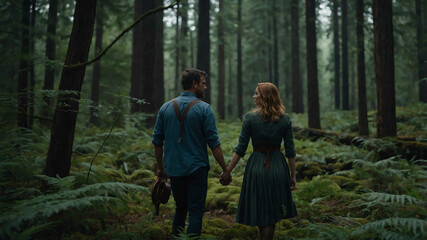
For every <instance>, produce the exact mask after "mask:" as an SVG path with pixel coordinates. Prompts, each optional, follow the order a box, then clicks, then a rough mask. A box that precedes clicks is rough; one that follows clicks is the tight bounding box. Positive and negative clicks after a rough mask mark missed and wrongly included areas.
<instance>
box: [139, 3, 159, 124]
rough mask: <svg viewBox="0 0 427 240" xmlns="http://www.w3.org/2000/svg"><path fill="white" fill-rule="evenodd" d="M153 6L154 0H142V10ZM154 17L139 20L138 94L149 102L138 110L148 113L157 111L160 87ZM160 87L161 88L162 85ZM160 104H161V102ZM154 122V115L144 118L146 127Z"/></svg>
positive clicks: (154, 4)
mask: <svg viewBox="0 0 427 240" xmlns="http://www.w3.org/2000/svg"><path fill="white" fill-rule="evenodd" d="M155 7H156V3H155V1H153V0H143V3H142V12H143V13H145V12H147V11H149V10H151V9H154V8H155ZM156 18H157V16H156V15H150V16H148V17H146V18H145V19H144V21H142V22H141V31H142V38H141V39H139V41H140V42H141V48H142V51H141V53H142V55H141V56H140V57H141V66H139V74H140V75H141V77H142V78H141V80H142V82H141V88H140V96H141V97H142V98H144V99H145V100H146V101H147V102H148V103H149V104H143V105H141V106H140V109H139V111H140V112H144V113H149V114H155V113H156V112H157V111H158V108H157V106H158V105H159V103H158V102H157V101H156V100H157V97H156V96H157V94H161V93H159V90H160V89H158V88H159V87H158V84H159V82H158V81H159V79H158V76H156V75H155V69H156V56H157V54H156V50H158V45H157V39H156V37H157V34H156V22H157V21H156ZM156 46H157V47H156ZM160 88H162V89H163V86H162V87H160ZM160 104H163V102H161V103H160ZM155 122H156V119H155V117H149V118H147V120H146V125H147V126H148V127H150V126H154V124H155Z"/></svg>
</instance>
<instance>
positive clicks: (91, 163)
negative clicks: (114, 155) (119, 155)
mask: <svg viewBox="0 0 427 240" xmlns="http://www.w3.org/2000/svg"><path fill="white" fill-rule="evenodd" d="M121 116H122V112H120V113H119V114H118V115H117V117H116V120H114V123H113V125H112V126H111V129H110V132H109V133H108V135H107V137H106V138H105V139H104V141H103V142H102V144H101V146H100V147H99V149H98V151H97V152H96V154H95V156H93V158H92V161H91V162H90V166H89V171H88V172H87V177H86V184H87V183H88V181H89V174H90V171H91V169H92V165H93V162H94V161H95V158H96V156H98V154H99V152H100V151H101V149H102V147H103V146H104V144H105V142H107V139H108V138H109V137H110V135H111V132H112V131H113V128H114V126H115V125H116V123H117V122H118V121H119V120H120V118H121Z"/></svg>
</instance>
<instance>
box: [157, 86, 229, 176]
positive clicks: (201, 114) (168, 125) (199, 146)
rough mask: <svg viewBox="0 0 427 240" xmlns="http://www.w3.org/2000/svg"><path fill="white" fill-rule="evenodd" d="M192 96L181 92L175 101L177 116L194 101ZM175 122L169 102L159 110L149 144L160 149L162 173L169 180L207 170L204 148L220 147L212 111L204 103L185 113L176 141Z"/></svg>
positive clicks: (178, 126) (207, 164)
mask: <svg viewBox="0 0 427 240" xmlns="http://www.w3.org/2000/svg"><path fill="white" fill-rule="evenodd" d="M196 99H197V98H196V95H195V94H194V93H192V92H182V93H181V95H180V96H179V97H178V98H177V102H178V107H179V110H180V112H181V116H182V114H183V113H184V110H185V108H186V107H187V105H188V104H189V103H190V102H192V101H193V100H196ZM179 129H180V125H179V120H178V118H177V117H176V113H175V110H174V108H173V104H172V101H169V102H167V103H165V104H163V106H162V107H161V108H160V111H159V113H158V114H157V120H156V125H155V127H154V133H153V138H152V142H153V144H154V145H156V146H163V145H164V158H163V162H164V165H165V171H166V173H167V174H168V175H169V176H175V177H178V176H187V175H189V174H191V173H192V172H194V171H195V170H197V169H198V168H200V167H208V168H209V158H208V152H207V147H206V145H208V146H209V147H210V148H211V149H214V148H215V147H217V146H218V145H220V144H221V143H220V141H219V138H218V131H217V128H216V123H215V115H214V113H213V110H212V107H211V106H210V105H209V104H208V103H205V102H199V103H196V104H195V105H194V106H193V107H192V108H191V109H190V111H189V112H188V114H187V117H186V119H185V121H184V133H183V135H182V140H181V142H180V143H178V139H179Z"/></svg>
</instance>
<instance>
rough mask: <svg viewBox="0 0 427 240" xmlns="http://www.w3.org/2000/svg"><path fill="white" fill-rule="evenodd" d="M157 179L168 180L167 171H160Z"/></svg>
mask: <svg viewBox="0 0 427 240" xmlns="http://www.w3.org/2000/svg"><path fill="white" fill-rule="evenodd" d="M157 177H158V178H160V179H165V180H166V179H168V175H167V174H166V172H165V170H158V171H157Z"/></svg>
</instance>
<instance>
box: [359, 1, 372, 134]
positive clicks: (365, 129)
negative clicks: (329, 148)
mask: <svg viewBox="0 0 427 240" xmlns="http://www.w3.org/2000/svg"><path fill="white" fill-rule="evenodd" d="M363 5H364V4H363V0H357V1H356V19H357V26H356V32H357V93H358V109H359V123H358V126H359V135H361V136H369V126H368V109H367V103H366V78H365V34H364V32H363V25H364V20H363V11H364V6H363Z"/></svg>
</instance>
